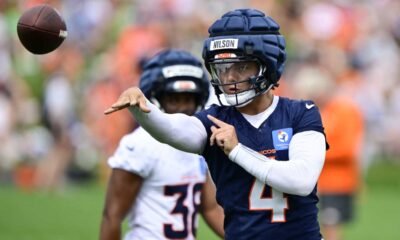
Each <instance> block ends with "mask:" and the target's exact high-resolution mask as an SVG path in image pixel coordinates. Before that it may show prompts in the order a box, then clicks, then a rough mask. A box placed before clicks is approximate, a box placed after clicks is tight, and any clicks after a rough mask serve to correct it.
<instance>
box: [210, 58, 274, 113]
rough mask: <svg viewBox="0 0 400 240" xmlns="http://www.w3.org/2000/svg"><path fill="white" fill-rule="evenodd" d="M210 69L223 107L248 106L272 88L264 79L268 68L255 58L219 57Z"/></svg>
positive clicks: (214, 60) (212, 81)
mask: <svg viewBox="0 0 400 240" xmlns="http://www.w3.org/2000/svg"><path fill="white" fill-rule="evenodd" d="M230 55H233V56H236V55H235V54H230ZM209 67H210V73H211V77H212V80H211V84H212V85H213V86H214V89H215V91H216V95H217V97H218V100H219V102H220V104H221V105H223V106H237V107H243V106H246V105H247V104H249V103H251V102H252V100H253V99H254V98H256V97H257V96H259V95H261V94H262V93H264V92H266V91H268V90H269V89H270V88H271V87H272V85H271V84H270V86H267V83H266V79H265V77H264V74H265V71H266V67H265V66H264V65H263V64H261V62H260V61H258V60H257V59H256V58H254V57H253V58H252V57H246V58H244V57H242V58H240V57H239V58H237V57H235V58H223V59H218V55H217V56H216V58H214V59H213V60H212V61H210V62H209ZM245 85H248V86H247V87H246V86H245ZM222 96H223V98H221V97H222Z"/></svg>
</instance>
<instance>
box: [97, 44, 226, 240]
mask: <svg viewBox="0 0 400 240" xmlns="http://www.w3.org/2000/svg"><path fill="white" fill-rule="evenodd" d="M140 88H141V90H142V91H143V93H144V94H145V95H146V97H147V98H148V99H150V100H151V101H152V103H153V104H154V105H156V106H157V107H158V108H159V109H161V110H162V111H163V112H166V113H179V114H180V115H184V114H187V115H193V114H194V113H195V112H196V111H197V110H200V109H201V108H203V106H204V104H205V103H206V100H207V99H208V96H209V80H208V78H207V75H206V72H205V71H203V68H202V63H201V62H200V61H199V60H198V59H197V58H195V57H194V56H192V55H191V54H189V53H187V52H185V51H180V50H164V51H162V52H160V53H159V54H157V55H156V56H154V57H153V58H152V59H150V60H149V61H148V62H147V63H146V64H145V65H144V69H143V73H142V75H141V79H140ZM108 163H109V165H110V166H111V168H112V174H111V177H110V180H109V185H108V189H107V196H106V202H105V207H104V211H103V220H102V224H101V234H100V235H101V237H100V238H101V239H103V240H105V239H121V237H120V235H121V223H122V221H123V220H124V218H127V219H128V225H129V231H128V232H127V234H126V235H125V239H195V238H196V229H197V225H198V220H197V213H198V212H200V213H201V214H202V216H203V218H204V220H205V221H206V222H207V223H208V225H209V226H210V227H211V228H212V229H213V230H214V231H215V232H216V233H217V234H218V235H219V236H221V237H223V217H224V216H223V210H222V208H221V207H220V206H219V205H218V204H217V202H216V199H215V186H214V185H213V183H212V181H211V178H210V176H209V174H208V169H207V165H206V162H205V161H204V158H203V157H201V156H200V155H197V154H192V153H187V152H182V151H180V150H177V149H174V148H173V147H171V146H169V145H166V144H163V143H160V142H158V141H157V140H155V139H154V138H153V137H152V136H151V135H150V134H149V133H147V132H146V131H145V130H144V129H143V128H140V127H139V128H138V129H136V130H135V131H134V132H133V133H131V134H128V135H126V136H124V137H123V138H122V140H121V142H120V144H119V147H118V149H117V150H116V152H115V153H114V155H113V156H112V157H111V158H110V159H109V161H108Z"/></svg>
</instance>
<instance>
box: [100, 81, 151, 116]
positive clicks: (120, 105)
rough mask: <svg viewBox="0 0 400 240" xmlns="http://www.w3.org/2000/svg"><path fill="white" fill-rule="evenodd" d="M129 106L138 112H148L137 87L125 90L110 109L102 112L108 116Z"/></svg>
mask: <svg viewBox="0 0 400 240" xmlns="http://www.w3.org/2000/svg"><path fill="white" fill-rule="evenodd" d="M130 106H137V107H138V108H139V109H140V110H142V111H143V112H146V113H148V112H150V109H149V108H148V107H147V104H146V97H145V96H144V94H143V92H142V91H141V90H140V89H139V88H137V87H132V88H128V89H127V90H125V91H124V92H123V93H122V94H121V95H120V96H119V98H118V100H117V101H116V102H115V103H114V104H113V105H111V107H110V108H108V109H107V110H105V111H104V114H110V113H113V112H116V111H119V110H121V109H124V108H127V107H130Z"/></svg>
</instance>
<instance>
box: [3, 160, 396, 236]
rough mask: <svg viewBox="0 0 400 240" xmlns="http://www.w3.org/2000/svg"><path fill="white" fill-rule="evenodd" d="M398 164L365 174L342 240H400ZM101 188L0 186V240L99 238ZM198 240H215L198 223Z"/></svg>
mask: <svg viewBox="0 0 400 240" xmlns="http://www.w3.org/2000/svg"><path fill="white" fill-rule="evenodd" d="M399 172H400V164H397V165H394V164H390V163H379V164H377V165H374V166H372V167H371V168H370V170H369V171H368V176H367V179H366V184H365V187H364V190H363V193H362V194H361V196H360V197H359V201H358V205H357V215H356V221H355V222H354V223H352V224H350V225H348V226H347V227H346V230H345V236H346V238H345V239H350V240H358V239H360V240H365V239H385V240H387V239H389V240H391V239H393V240H395V239H400V230H399V228H398V226H399V222H400V208H399V207H398V204H399V203H400V174H399ZM104 192H105V187H103V186H98V185H90V186H87V185H86V186H71V187H69V188H67V189H65V191H64V192H62V193H51V194H49V193H40V192H23V191H20V190H18V189H15V188H12V187H9V186H3V185H0V239H4V240H31V239H32V240H75V239H76V240H80V239H82V240H88V239H98V232H99V225H100V221H101V211H102V207H103V202H104V198H103V197H104ZM198 239H206V240H212V239H218V238H217V237H216V236H215V235H214V234H212V233H211V232H210V230H209V229H207V227H206V226H205V225H204V223H203V222H201V224H200V227H199V230H198Z"/></svg>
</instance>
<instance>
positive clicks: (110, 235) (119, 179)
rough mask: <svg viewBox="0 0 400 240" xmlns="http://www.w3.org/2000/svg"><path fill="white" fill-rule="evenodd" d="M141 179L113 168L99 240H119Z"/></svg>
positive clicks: (141, 181) (140, 184)
mask: <svg viewBox="0 0 400 240" xmlns="http://www.w3.org/2000/svg"><path fill="white" fill-rule="evenodd" d="M142 183H143V179H142V178H141V177H140V176H138V175H135V174H133V173H130V172H127V171H124V170H121V169H116V168H114V169H113V170H112V173H111V177H110V180H109V183H108V188H107V194H106V201H105V206H104V209H103V217H102V222H101V229H100V239H101V240H111V239H121V224H122V222H123V220H124V218H125V216H126V214H127V213H128V211H129V210H130V208H131V207H132V204H133V203H134V201H135V199H136V196H137V193H138V192H139V190H140V188H141V186H142Z"/></svg>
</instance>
